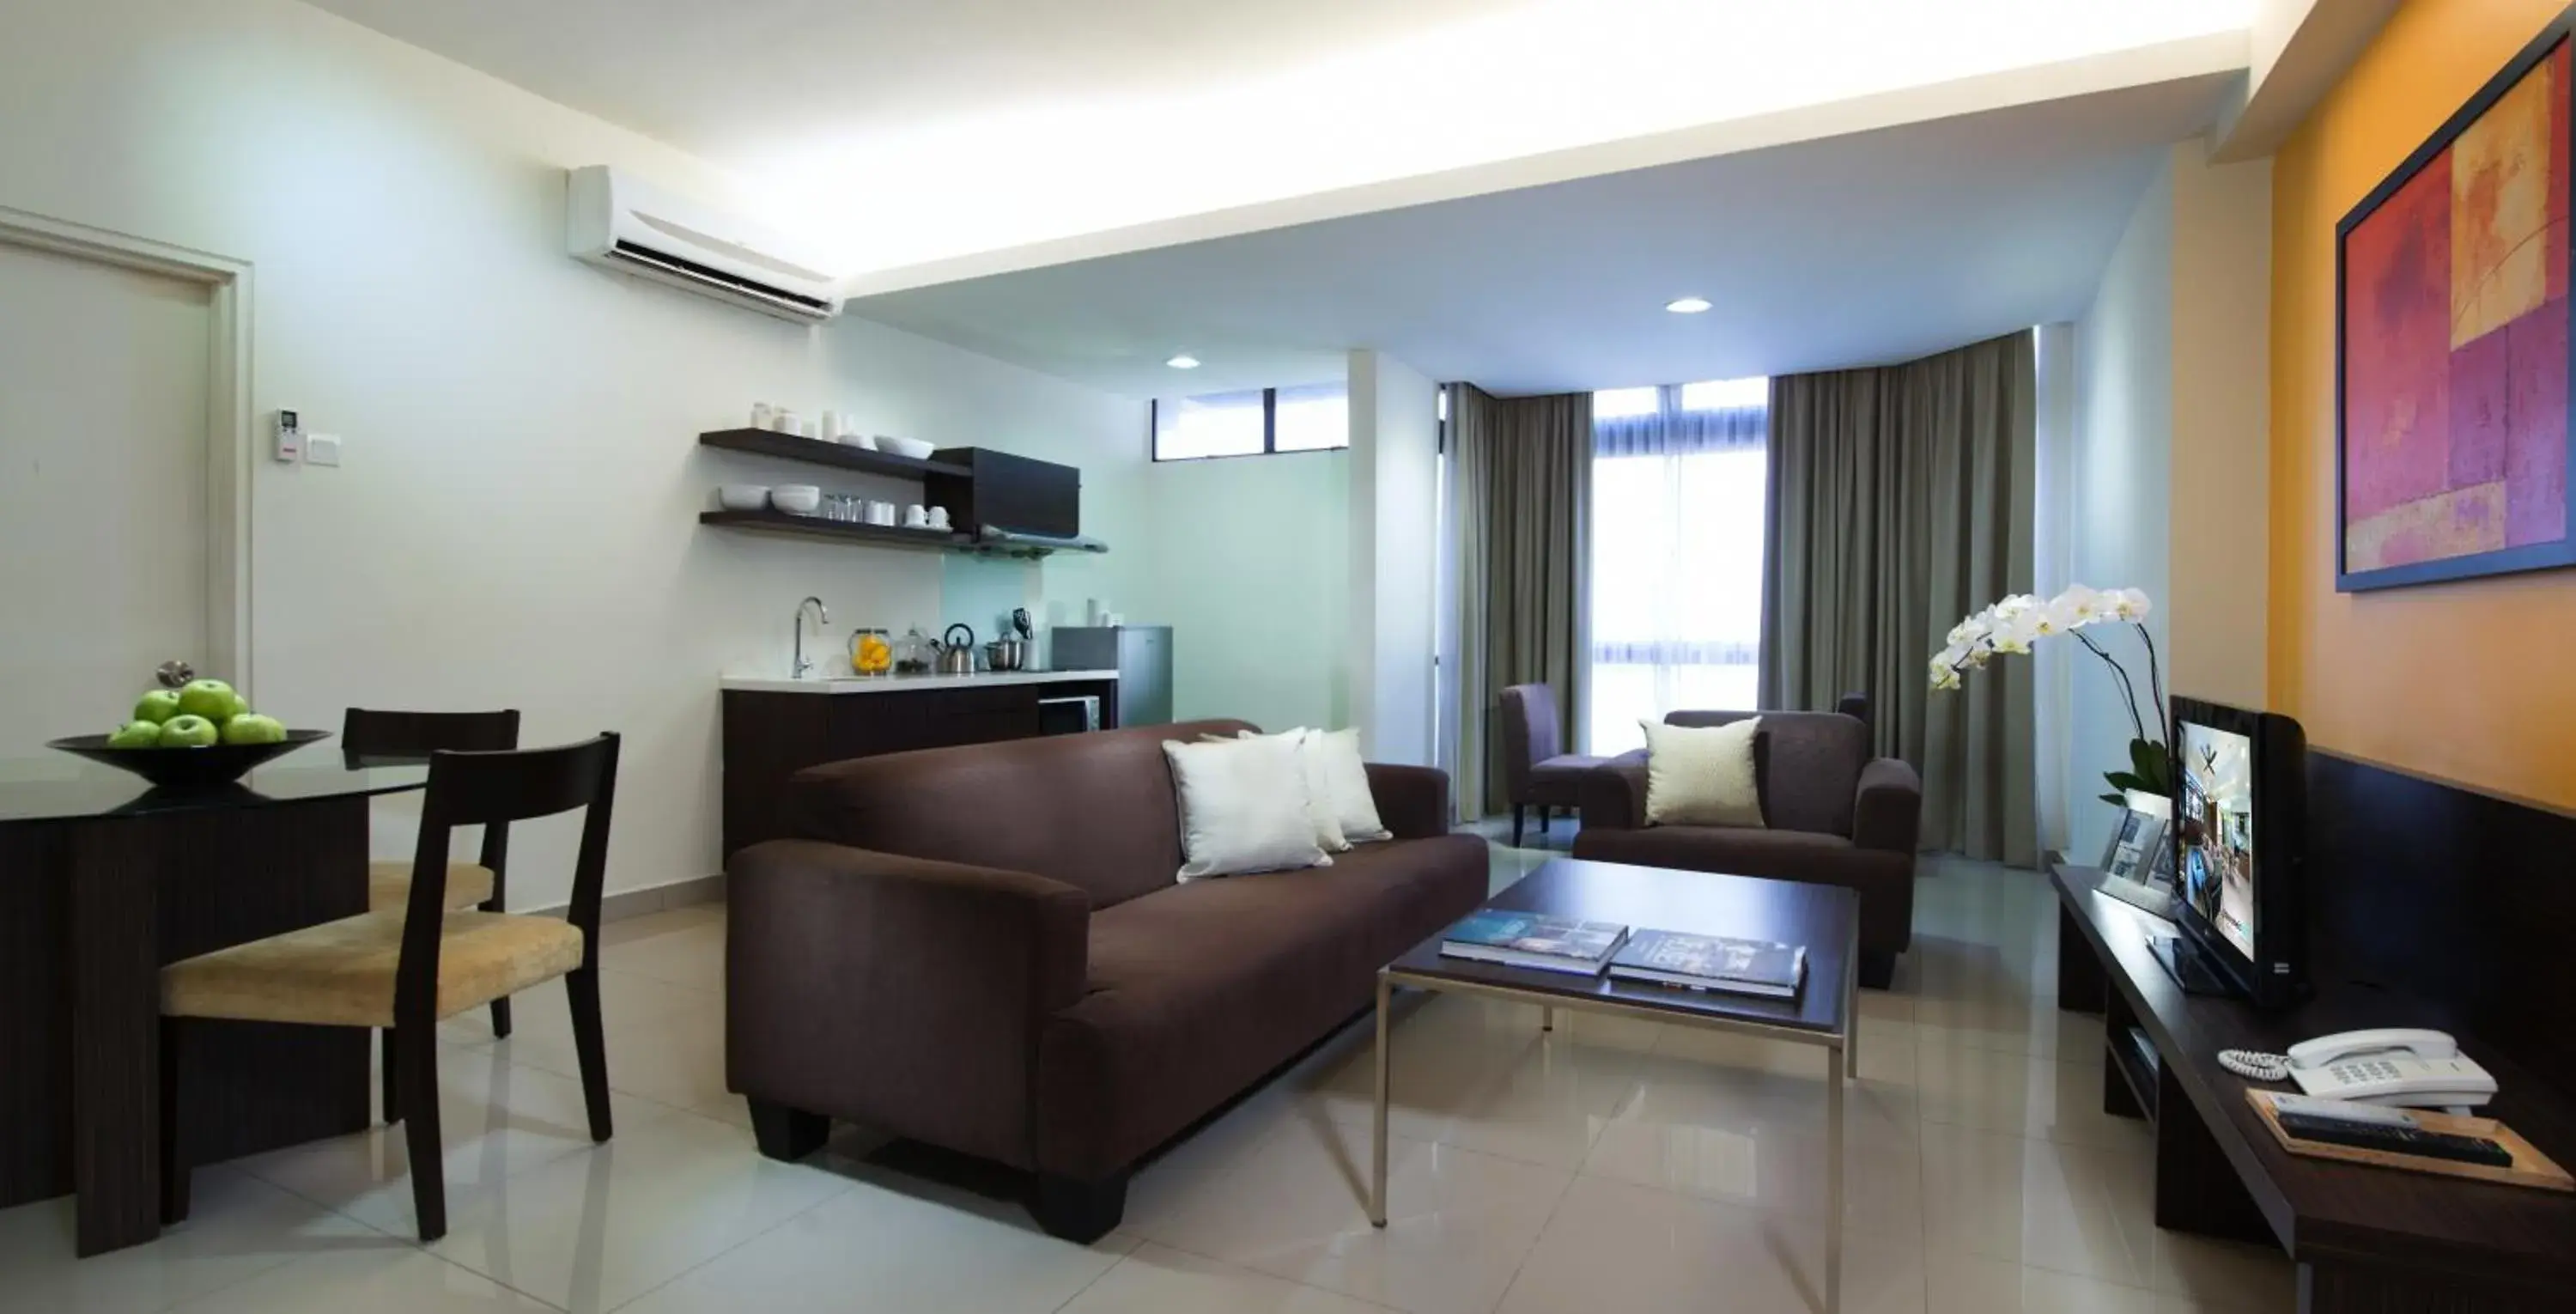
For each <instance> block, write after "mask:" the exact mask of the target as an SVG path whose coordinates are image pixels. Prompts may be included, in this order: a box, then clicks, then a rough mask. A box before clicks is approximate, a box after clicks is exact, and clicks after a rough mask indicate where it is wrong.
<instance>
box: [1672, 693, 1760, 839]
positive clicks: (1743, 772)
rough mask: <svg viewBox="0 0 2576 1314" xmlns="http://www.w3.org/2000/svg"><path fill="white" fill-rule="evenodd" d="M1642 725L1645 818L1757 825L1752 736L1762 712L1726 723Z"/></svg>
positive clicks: (1675, 822) (1688, 823) (1685, 823)
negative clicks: (1643, 737)
mask: <svg viewBox="0 0 2576 1314" xmlns="http://www.w3.org/2000/svg"><path fill="white" fill-rule="evenodd" d="M1642 724H1643V725H1644V726H1645V727H1646V824H1647V825H1649V826H1672V825H1682V826H1760V825H1763V824H1764V822H1763V820H1762V794H1761V789H1760V786H1759V784H1758V781H1757V778H1756V776H1755V773H1754V754H1753V740H1754V736H1756V735H1758V734H1760V733H1761V732H1762V718H1761V717H1758V716H1755V717H1748V718H1746V719H1744V720H1741V721H1732V722H1729V723H1727V724H1725V725H1712V726H1689V725H1665V724H1663V723H1662V722H1659V721H1647V722H1643V723H1642Z"/></svg>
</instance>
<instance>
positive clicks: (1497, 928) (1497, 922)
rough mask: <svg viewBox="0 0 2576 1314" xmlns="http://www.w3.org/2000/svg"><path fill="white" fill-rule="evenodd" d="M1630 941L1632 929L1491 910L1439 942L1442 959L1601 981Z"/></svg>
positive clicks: (1466, 921)
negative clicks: (1607, 965)
mask: <svg viewBox="0 0 2576 1314" xmlns="http://www.w3.org/2000/svg"><path fill="white" fill-rule="evenodd" d="M1627 939H1628V928H1627V927H1625V926H1622V925H1620V924H1619V923H1617V922H1578V921H1573V920H1571V919H1568V918H1564V917H1542V916H1540V915H1539V914H1537V913H1526V912H1511V911H1508V910H1505V909H1499V908H1487V909H1484V910H1482V911H1478V912H1473V913H1469V914H1468V915H1467V916H1465V917H1464V918H1461V919H1460V920H1459V921H1458V923H1457V924H1456V925H1453V926H1451V927H1450V928H1449V932H1448V934H1447V935H1446V936H1445V937H1444V938H1442V940H1441V941H1440V953H1441V956H1442V957H1445V958H1465V959H1469V960H1471V961H1474V962H1480V963H1501V964H1503V965H1504V966H1506V967H1529V968H1536V969H1537V970H1539V971H1542V972H1571V973H1574V974H1575V975H1578V976H1597V975H1599V974H1600V972H1601V966H1602V964H1604V963H1607V962H1609V961H1610V955H1612V954H1615V953H1617V952H1619V946H1620V945H1621V944H1623V943H1625V942H1626V941H1627Z"/></svg>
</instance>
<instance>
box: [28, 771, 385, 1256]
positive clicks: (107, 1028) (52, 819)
mask: <svg viewBox="0 0 2576 1314" xmlns="http://www.w3.org/2000/svg"><path fill="white" fill-rule="evenodd" d="M428 778H429V769H428V767H427V766H426V765H425V764H423V763H421V762H419V761H417V760H409V761H404V760H368V761H357V760H352V759H351V758H349V757H347V756H345V755H343V754H340V753H337V752H334V751H332V749H331V746H330V745H328V744H327V743H326V744H321V745H317V746H315V747H313V748H309V749H306V750H304V751H303V752H300V753H294V754H290V755H288V756H286V757H283V758H280V759H277V760H275V761H273V762H272V763H270V764H268V765H266V766H263V767H261V768H260V769H258V770H255V771H253V772H251V773H250V774H249V775H248V776H246V777H244V778H243V779H242V780H241V781H239V782H237V783H235V784H232V785H222V786H214V787H209V788H200V789H187V790H162V789H154V788H151V787H150V786H148V785H146V784H145V783H144V782H143V781H141V780H140V779H137V778H135V777H133V776H130V775H128V774H126V773H124V772H121V771H118V770H116V769H114V768H112V767H106V766H100V765H96V764H91V763H86V762H82V761H80V760H79V759H76V758H72V757H69V756H65V755H62V754H50V755H46V756H29V757H25V758H13V759H8V760H0V1208H6V1207H8V1206H10V1205H15V1204H21V1203H24V1202H27V1201H30V1200H41V1199H46V1198H50V1197H53V1196H58V1195H62V1194H64V1193H65V1192H71V1193H74V1194H75V1195H76V1197H77V1199H76V1204H75V1208H74V1217H75V1242H74V1244H75V1246H76V1247H77V1249H78V1251H79V1253H80V1254H82V1255H94V1254H98V1253H101V1252H103V1251H109V1250H115V1249H119V1248H121V1247H124V1246H130V1245H136V1244H139V1243H141V1242H145V1241H149V1240H151V1239H153V1238H154V1237H156V1236H158V1235H159V1234H160V1209H159V1199H160V1192H159V1187H160V1175H161V1169H160V1159H159V1149H158V1147H159V1134H158V1132H159V1119H160V1101H161V1092H162V1090H163V1088H164V1082H163V1080H162V1077H163V1074H162V1073H161V1071H160V1046H159V1042H158V1034H159V1026H160V1015H161V984H160V973H161V967H162V965H163V964H165V963H169V962H173V961H176V960H178V959H181V958H186V957H189V956H191V955H194V954H201V953H205V952H207V951H209V950H213V949H220V948H223V947H225V946H228V945H235V944H240V943H243V942H245V941H249V940H255V939H259V938H261V937H263V936H268V935H274V934H276V933H278V932H281V931H287V930H293V929H295V928H297V927H301V926H311V925H314V924H316V923H319V922H326V921H330V920H332V919H334V918H339V917H347V916H351V915H353V914H356V913H361V912H364V911H366V909H367V801H368V800H369V799H371V798H374V797H376V796H378V795H382V794H392V793H399V792H402V791H405V790H415V789H419V788H421V787H422V786H424V785H425V784H426V783H427V782H428ZM187 1044H188V1047H187V1048H186V1049H185V1050H183V1051H182V1053H181V1055H180V1058H179V1067H180V1068H181V1070H182V1083H183V1087H182V1088H183V1089H185V1090H186V1092H187V1097H186V1100H185V1104H184V1107H182V1108H181V1109H180V1110H179V1116H180V1118H181V1119H182V1126H183V1129H184V1134H185V1136H186V1137H187V1143H188V1144H189V1145H190V1146H192V1147H202V1149H201V1152H200V1154H199V1155H198V1156H197V1157H198V1158H199V1159H200V1161H201V1162H209V1161H215V1160H222V1159H230V1158H236V1157H239V1156H241V1155H246V1154H255V1153H258V1152H260V1151H262V1150H270V1149H276V1148H278V1147H280V1146H285V1145H293V1144H297V1143H299V1142H303V1141H309V1140H316V1139H319V1138H322V1137H326V1136H335V1135H341V1134H345V1133H348V1132H353V1131H358V1130H361V1129H363V1128H365V1127H366V1126H367V1125H368V1123H369V1120H370V1117H371V1112H370V1106H369V1099H368V1093H369V1092H368V1073H369V1068H370V1066H371V1065H370V1063H369V1034H368V1033H367V1032H366V1031H363V1030H356V1029H347V1028H339V1027H294V1026H283V1025H277V1024H270V1023H251V1022H219V1023H210V1024H206V1025H203V1026H199V1027H192V1028H190V1030H189V1033H188V1042H187Z"/></svg>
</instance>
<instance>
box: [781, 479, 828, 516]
mask: <svg viewBox="0 0 2576 1314" xmlns="http://www.w3.org/2000/svg"><path fill="white" fill-rule="evenodd" d="M769 504H770V505H771V506H774V507H776V508H778V509H779V510H781V511H784V512H786V513H788V514H789V515H796V516H810V515H812V514H814V513H815V512H816V511H819V510H821V509H822V507H823V490H822V489H820V488H818V487H816V486H814V485H812V484H780V485H779V486H778V487H776V488H773V489H770V490H769Z"/></svg>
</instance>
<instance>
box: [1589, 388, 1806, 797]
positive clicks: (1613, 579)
mask: <svg viewBox="0 0 2576 1314" xmlns="http://www.w3.org/2000/svg"><path fill="white" fill-rule="evenodd" d="M1768 430H1769V386H1768V381H1767V380H1763V379H1758V378H1757V379H1729V380H1723V381H1718V382H1710V383H1691V384H1677V385H1672V386H1668V387H1662V388H1627V389H1620V390H1617V391H1612V392H1602V393H1596V394H1594V397H1593V419H1592V526H1591V529H1592V580H1591V585H1592V587H1591V589H1590V594H1591V604H1592V605H1591V622H1592V624H1591V629H1592V642H1591V652H1590V654H1589V656H1590V660H1591V672H1590V676H1591V678H1590V680H1589V681H1588V683H1589V686H1590V689H1589V692H1590V700H1591V708H1590V711H1589V713H1588V715H1587V716H1586V718H1585V729H1586V731H1587V733H1588V742H1587V744H1586V746H1585V751H1588V752H1593V753H1601V754H1611V753H1623V752H1626V751H1627V750H1629V749H1631V748H1638V747H1642V746H1644V744H1645V742H1646V741H1645V732H1644V731H1643V730H1641V729H1640V728H1639V727H1638V722H1640V721H1643V720H1653V719H1659V718H1661V717H1662V716H1663V714H1664V713H1666V712H1669V711H1673V710H1675V709H1679V708H1714V709H1729V708H1751V707H1752V706H1753V705H1754V694H1755V691H1756V686H1757V684H1758V679H1757V671H1758V668H1759V664H1760V658H1761V645H1762V544H1763V507H1764V485H1765V480H1766V478H1767V471H1766V459H1765V456H1764V451H1763V447H1764V442H1765V439H1766V435H1767V433H1768Z"/></svg>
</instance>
